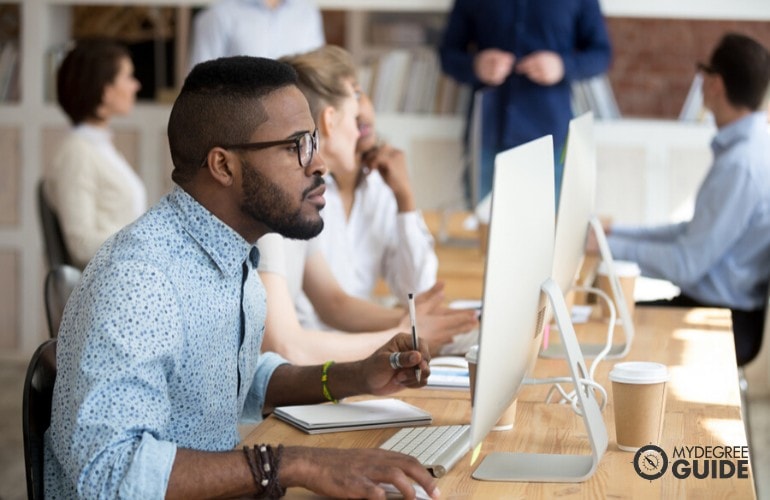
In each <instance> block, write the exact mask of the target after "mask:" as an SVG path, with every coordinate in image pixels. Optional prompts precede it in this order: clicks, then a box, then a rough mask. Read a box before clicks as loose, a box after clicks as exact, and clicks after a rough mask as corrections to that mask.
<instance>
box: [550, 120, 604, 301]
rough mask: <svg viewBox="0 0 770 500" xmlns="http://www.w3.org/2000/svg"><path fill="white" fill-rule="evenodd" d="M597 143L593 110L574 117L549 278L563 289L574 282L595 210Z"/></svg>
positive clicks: (569, 286) (568, 144)
mask: <svg viewBox="0 0 770 500" xmlns="http://www.w3.org/2000/svg"><path fill="white" fill-rule="evenodd" d="M595 192H596V145H595V144H594V119H593V114H592V113H585V114H583V115H581V116H579V117H577V118H573V119H572V120H571V121H570V123H569V133H568V135H567V154H566V156H565V159H564V176H563V178H562V184H561V195H560V199H559V210H558V212H557V216H556V235H555V236H554V248H553V274H552V278H553V280H554V281H555V282H556V284H557V285H559V288H561V290H562V292H563V293H567V291H569V289H570V288H572V285H573V284H574V281H575V277H576V275H577V273H578V271H579V270H580V267H581V265H582V264H583V258H584V256H585V244H586V234H587V233H588V221H589V219H590V218H591V216H592V215H593V212H594V197H595Z"/></svg>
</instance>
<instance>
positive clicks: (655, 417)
mask: <svg viewBox="0 0 770 500" xmlns="http://www.w3.org/2000/svg"><path fill="white" fill-rule="evenodd" d="M668 378H669V375H668V368H666V365H663V364H660V363H653V362H648V361H629V362H625V363H618V364H616V365H615V366H614V367H613V368H612V371H610V381H611V382H612V399H613V408H614V412H615V436H616V440H617V444H618V448H620V449H621V450H624V451H636V450H638V449H639V448H641V447H642V446H645V445H648V444H659V443H660V433H661V430H662V429H663V414H664V413H665V411H666V385H667V382H668Z"/></svg>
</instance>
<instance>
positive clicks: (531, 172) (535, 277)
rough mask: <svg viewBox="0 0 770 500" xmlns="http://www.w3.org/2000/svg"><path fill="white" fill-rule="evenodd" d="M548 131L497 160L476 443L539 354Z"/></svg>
mask: <svg viewBox="0 0 770 500" xmlns="http://www.w3.org/2000/svg"><path fill="white" fill-rule="evenodd" d="M553 186H554V164H553V146H552V138H551V136H546V137H542V138H540V139H537V140H534V141H532V142H529V143H526V144H523V145H521V146H518V147H516V148H513V149H510V150H508V151H505V152H502V153H500V154H498V155H497V157H496V159H495V173H494V181H493V191H492V212H491V219H490V226H489V240H488V249H487V260H486V268H485V271H484V291H483V302H484V314H483V318H482V321H481V326H480V338H479V352H478V365H477V372H476V386H475V395H474V400H475V401H474V405H473V414H472V420H471V446H472V447H475V446H476V445H477V444H478V443H480V442H481V441H483V439H484V437H485V436H486V435H487V433H488V432H489V431H490V430H491V429H492V427H493V426H494V425H495V423H496V422H497V419H498V417H499V416H500V415H501V414H502V413H503V411H504V410H505V409H506V408H507V407H508V406H509V405H510V403H511V402H512V401H513V399H514V398H515V397H516V395H517V394H518V392H519V389H520V388H521V385H522V382H523V381H524V379H525V377H527V376H528V374H529V373H530V372H531V370H532V367H533V366H534V364H535V361H536V359H537V355H538V351H539V348H540V343H541V340H542V334H543V328H542V327H543V321H544V318H545V314H546V311H545V309H546V308H545V305H546V298H545V295H544V294H543V293H541V286H542V284H543V283H544V282H545V281H546V280H547V279H548V278H549V277H550V276H551V268H552V264H553V259H552V256H553V241H554V220H555V209H554V205H555V202H554V189H553Z"/></svg>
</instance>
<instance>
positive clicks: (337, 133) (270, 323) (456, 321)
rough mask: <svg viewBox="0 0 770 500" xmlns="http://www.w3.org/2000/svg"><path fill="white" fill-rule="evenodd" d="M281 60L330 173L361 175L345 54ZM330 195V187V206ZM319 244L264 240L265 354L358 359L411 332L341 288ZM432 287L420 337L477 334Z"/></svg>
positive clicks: (327, 51) (300, 359) (442, 339)
mask: <svg viewBox="0 0 770 500" xmlns="http://www.w3.org/2000/svg"><path fill="white" fill-rule="evenodd" d="M282 61H284V62H287V63H289V64H290V65H291V66H292V67H293V68H294V69H295V71H297V73H298V86H299V88H300V90H302V92H303V93H304V94H305V97H306V98H307V100H308V103H309V104H310V111H311V114H312V115H313V118H314V120H315V124H316V127H317V130H318V137H319V140H320V144H319V152H320V156H321V158H323V161H324V164H325V165H326V167H327V168H328V169H329V170H330V171H336V170H337V168H340V169H342V170H343V171H344V170H348V171H358V170H359V164H358V161H357V160H356V157H355V154H354V151H355V148H356V142H357V140H358V138H359V135H360V134H359V129H358V123H357V120H356V118H357V116H358V114H359V106H358V94H357V92H356V91H355V68H353V66H352V64H350V62H349V58H348V56H347V53H346V52H344V51H343V50H342V49H340V48H338V47H332V46H326V47H323V48H321V49H318V50H316V51H312V52H308V53H305V54H301V55H298V56H292V57H287V58H283V59H282ZM326 181H327V188H328V187H330V186H331V185H332V183H333V182H334V178H333V177H329V176H327V177H326ZM329 193H330V190H329V189H327V191H326V195H325V198H327V202H328V199H329ZM332 196H334V195H332ZM322 213H323V212H322ZM395 216H396V215H395V213H394V214H393V217H394V218H395ZM325 224H326V222H325ZM325 230H326V229H324V231H325ZM322 234H323V231H322ZM320 243H321V241H320V240H318V239H316V240H311V241H310V242H309V243H308V242H303V241H298V240H286V239H283V238H282V237H280V236H277V235H272V234H271V235H267V236H265V237H263V238H262V239H260V241H259V242H258V246H259V249H260V262H259V272H260V276H261V278H262V281H263V283H264V285H265V288H266V289H267V292H268V293H267V300H268V311H269V312H268V317H267V321H266V327H265V328H266V330H265V341H264V344H263V349H265V350H272V351H275V352H278V353H279V354H281V355H283V356H284V357H286V358H287V359H289V360H291V361H292V362H294V363H311V362H319V361H320V362H322V361H323V360H325V359H332V358H333V359H337V360H339V359H357V358H359V357H361V356H362V355H365V353H366V352H369V351H371V349H372V346H376V345H379V344H381V343H382V342H383V339H385V338H389V337H390V336H391V335H393V333H395V332H397V331H407V330H408V325H409V322H408V314H406V312H405V311H404V310H403V309H400V308H398V309H393V308H387V307H383V306H379V305H377V304H375V303H374V302H371V301H369V300H366V299H362V298H358V297H354V296H352V295H353V294H351V293H349V292H347V291H346V290H345V289H344V288H345V287H344V285H343V284H342V283H338V278H337V277H336V275H335V274H334V273H333V272H332V271H331V269H330V268H329V265H328V264H327V262H326V257H325V256H324V254H323V252H322V251H321V250H320V248H319V245H320ZM428 288H430V289H429V290H427V291H426V292H425V293H423V294H422V296H421V297H420V299H419V301H418V316H419V318H420V335H421V336H422V337H423V338H424V339H425V340H426V341H427V342H428V343H429V344H430V347H431V350H432V351H434V352H435V351H436V350H437V349H438V348H439V347H441V346H442V345H444V344H446V343H448V342H450V341H451V340H452V336H453V335H455V334H457V333H461V332H465V331H468V330H470V329H472V328H473V327H475V326H476V325H477V322H476V319H475V317H474V315H473V314H472V313H469V312H467V311H451V310H447V309H446V308H444V307H443V305H442V303H443V291H442V286H441V285H440V284H439V285H437V286H434V287H433V288H431V287H430V286H428ZM308 311H312V312H314V313H317V314H318V317H319V318H320V320H321V321H322V322H323V324H324V325H328V327H327V328H333V329H336V330H337V331H333V332H332V331H322V329H319V328H317V327H315V325H313V324H308V323H304V322H303V323H302V325H301V324H300V320H303V319H306V318H307V313H308ZM298 313H299V314H298ZM298 316H299V318H298ZM342 332H355V333H358V334H357V335H342V334H341V333H342Z"/></svg>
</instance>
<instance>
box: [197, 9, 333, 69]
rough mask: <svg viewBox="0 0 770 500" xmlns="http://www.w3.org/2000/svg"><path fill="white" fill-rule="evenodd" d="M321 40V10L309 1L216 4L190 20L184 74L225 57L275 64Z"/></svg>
mask: <svg viewBox="0 0 770 500" xmlns="http://www.w3.org/2000/svg"><path fill="white" fill-rule="evenodd" d="M324 40H325V39H324V30H323V20H322V18H321V11H320V10H319V8H318V5H317V4H316V2H314V1H312V0H220V1H219V2H217V3H215V4H213V5H211V6H210V7H208V8H207V9H205V10H203V11H201V12H200V13H198V15H196V16H195V20H194V22H193V32H192V48H191V50H190V61H189V63H190V65H189V69H192V67H193V66H195V65H196V64H198V63H199V62H202V61H207V60H209V59H216V58H218V57H226V56H238V55H243V56H261V57H269V58H271V59H277V58H279V57H281V56H285V55H290V54H298V53H300V52H307V51H308V50H313V49H316V48H318V47H320V46H322V45H323V44H324Z"/></svg>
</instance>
